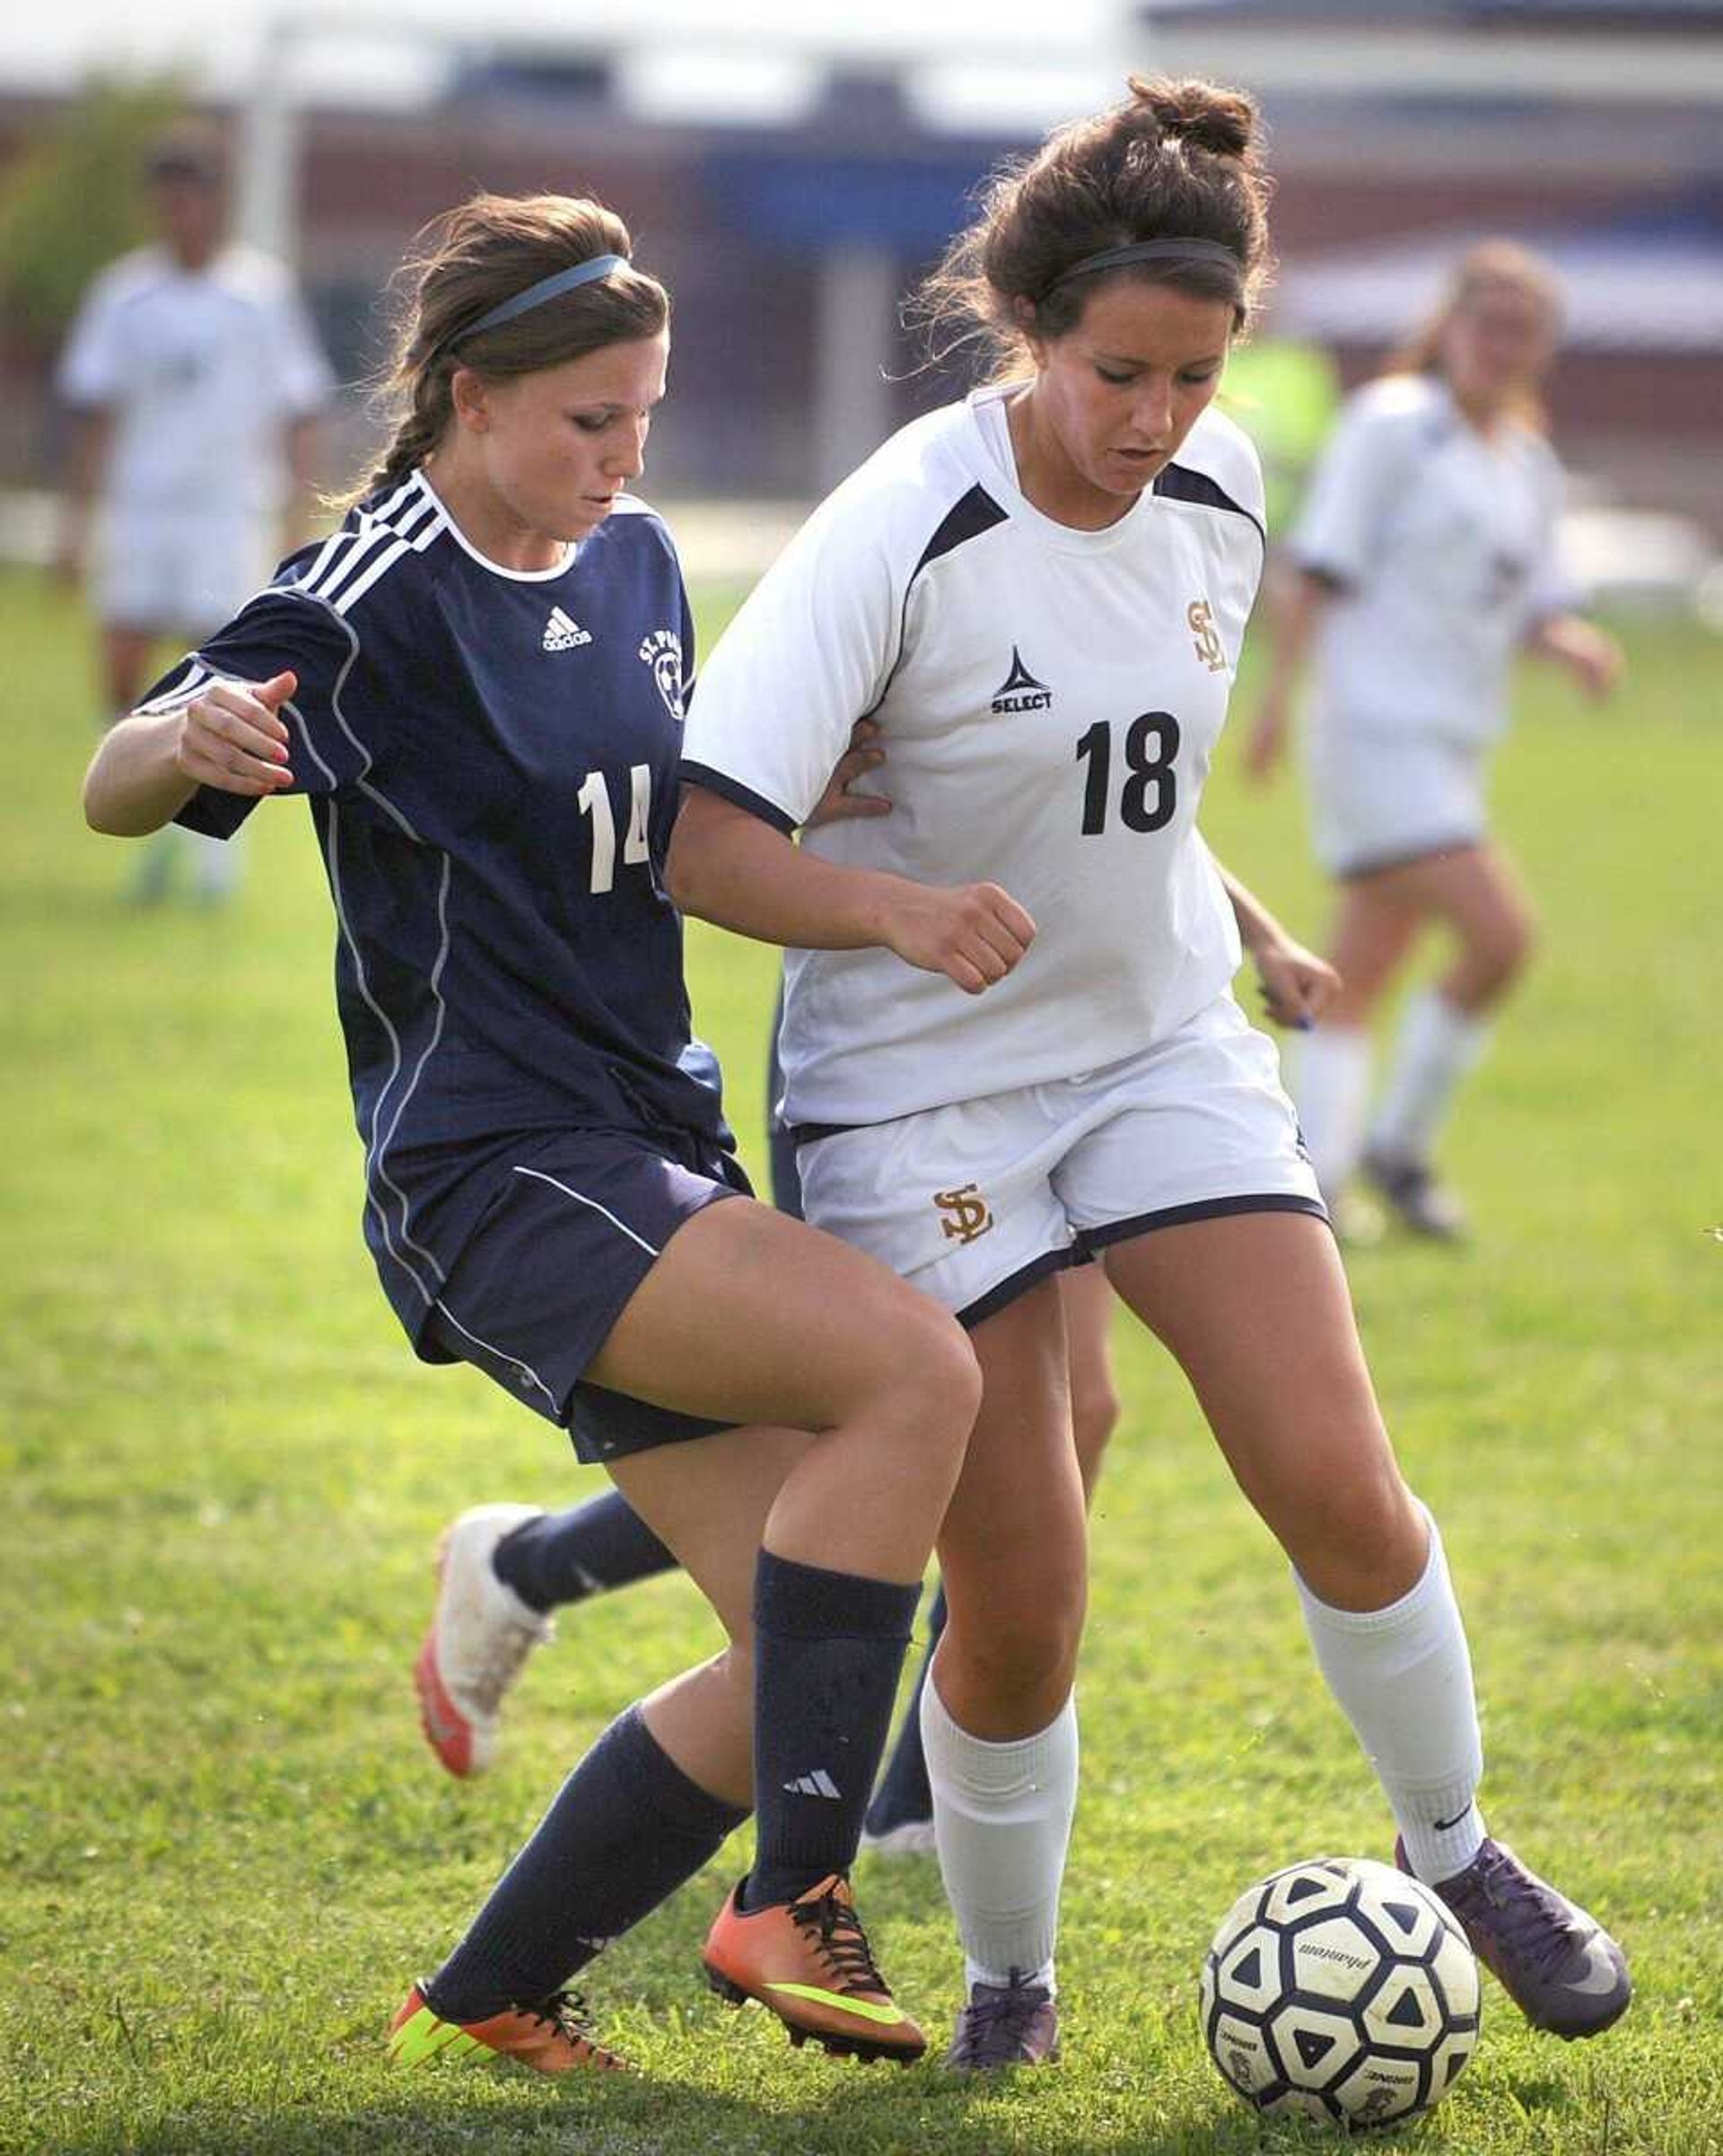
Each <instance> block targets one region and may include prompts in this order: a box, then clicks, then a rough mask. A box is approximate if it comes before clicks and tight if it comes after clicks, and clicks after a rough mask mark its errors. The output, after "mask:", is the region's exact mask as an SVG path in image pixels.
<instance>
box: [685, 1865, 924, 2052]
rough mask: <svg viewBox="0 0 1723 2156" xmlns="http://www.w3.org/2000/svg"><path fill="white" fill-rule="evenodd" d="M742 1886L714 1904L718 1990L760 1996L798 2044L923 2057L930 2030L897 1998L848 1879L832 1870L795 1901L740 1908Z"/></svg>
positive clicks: (709, 1958) (713, 1966)
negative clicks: (878, 1962)
mask: <svg viewBox="0 0 1723 2156" xmlns="http://www.w3.org/2000/svg"><path fill="white" fill-rule="evenodd" d="M740 1893H741V1889H740V1888H739V1887H738V1888H737V1889H736V1890H734V1891H733V1892H732V1893H731V1895H730V1899H729V1900H728V1901H726V1902H725V1904H724V1906H723V1907H722V1909H721V1910H720V1911H719V1912H718V1917H717V1921H716V1922H715V1923H714V1924H713V1927H712V1930H711V1932H710V1933H708V1935H707V1938H706V1951H705V1954H704V1963H705V1970H706V1977H707V1979H708V1981H709V1982H710V1983H711V1985H712V1987H713V1990H714V1991H715V1992H718V1993H720V1994H721V1995H722V1996H723V1997H724V1998H726V1999H729V2000H730V2001H731V2002H732V2003H735V2004H736V2005H738V2006H739V2005H740V2004H741V2003H742V2002H743V2000H745V1999H757V2000H758V2001H759V2003H760V2004H761V2005H762V2006H764V2007H765V2008H766V2009H768V2011H769V2012H773V2013H774V2014H776V2015H777V2017H778V2019H779V2021H782V2022H783V2025H784V2027H785V2028H786V2029H788V2030H789V2031H790V2041H791V2042H792V2044H805V2043H806V2042H807V2041H808V2038H809V2037H812V2038H814V2040H815V2042H816V2043H818V2044H822V2045H824V2047H826V2049H827V2051H829V2052H831V2053H832V2054H833V2055H834V2056H849V2057H852V2058H858V2059H861V2060H863V2061H864V2062H865V2061H868V2060H872V2059H896V2060H898V2061H900V2062H901V2064H904V2065H905V2066H907V2065H909V2064H911V2063H912V2061H914V2060H915V2059H918V2058H920V2057H921V2056H922V2054H923V2051H925V2050H926V2049H927V2038H925V2037H924V2036H923V2034H922V2032H921V2030H920V2029H917V2028H916V2026H915V2024H914V2021H911V2020H910V2018H909V2016H908V2015H907V2014H906V2013H905V2012H904V2011H903V2009H902V2008H901V2007H900V2006H898V2005H896V2004H895V2003H894V2002H893V1999H892V1996H891V1987H890V1986H889V1985H888V1983H887V1982H886V1980H885V1978H884V1977H882V1976H881V1975H880V1974H879V1969H878V1968H876V1967H875V1965H874V1960H873V1951H872V1949H871V1948H870V1946H869V1944H868V1935H867V1933H865V1932H864V1931H863V1930H862V1920H861V1918H860V1917H859V1916H857V1915H856V1913H855V1900H854V1898H853V1895H852V1894H851V1892H850V1885H849V1881H847V1880H845V1879H841V1878H839V1877H838V1876H837V1875H836V1874H835V1873H834V1874H833V1875H832V1877H831V1878H829V1879H822V1880H821V1881H820V1882H819V1884H818V1886H815V1887H809V1890H808V1891H807V1892H806V1893H805V1894H802V1895H800V1896H799V1897H798V1898H797V1899H796V1900H794V1901H787V1902H786V1901H775V1902H768V1903H767V1904H766V1905H765V1907H763V1908H758V1909H744V1908H743V1907H741V1906H740V1902H739V1895H740Z"/></svg>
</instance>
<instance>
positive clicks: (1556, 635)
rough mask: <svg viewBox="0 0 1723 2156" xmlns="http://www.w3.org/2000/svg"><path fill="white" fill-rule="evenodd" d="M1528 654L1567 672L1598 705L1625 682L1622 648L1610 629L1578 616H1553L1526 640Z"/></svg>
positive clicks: (1547, 616) (1536, 628) (1546, 619)
mask: <svg viewBox="0 0 1723 2156" xmlns="http://www.w3.org/2000/svg"><path fill="white" fill-rule="evenodd" d="M1526 650H1528V651H1533V652H1535V653H1536V654H1537V656H1538V657H1539V658H1540V659H1553V660H1554V661H1555V663H1556V664H1557V665H1558V666H1560V667H1564V668H1566V669H1567V671H1568V672H1569V673H1570V674H1571V675H1572V676H1573V678H1574V680H1575V681H1576V682H1577V683H1578V685H1579V687H1580V689H1581V690H1583V692H1584V693H1585V694H1586V695H1587V696H1588V697H1589V698H1590V699H1591V700H1592V702H1593V703H1601V702H1602V701H1603V699H1604V698H1605V696H1607V695H1609V694H1611V692H1612V691H1613V690H1614V686H1615V685H1616V683H1617V682H1618V681H1619V680H1620V679H1621V676H1622V666H1623V665H1624V664H1625V660H1624V659H1623V657H1622V647H1621V646H1620V644H1618V643H1617V642H1616V641H1615V639H1614V637H1613V636H1612V635H1610V633H1609V632H1608V631H1607V630H1606V629H1600V628H1599V627H1598V626H1597V624H1596V623H1595V622H1588V621H1587V620H1586V619H1585V618H1584V616H1583V615H1578V614H1552V615H1546V616H1545V618H1544V620H1543V621H1541V622H1539V623H1538V624H1537V625H1536V627H1535V629H1534V630H1533V631H1532V633H1531V634H1530V635H1529V636H1528V637H1527V638H1526Z"/></svg>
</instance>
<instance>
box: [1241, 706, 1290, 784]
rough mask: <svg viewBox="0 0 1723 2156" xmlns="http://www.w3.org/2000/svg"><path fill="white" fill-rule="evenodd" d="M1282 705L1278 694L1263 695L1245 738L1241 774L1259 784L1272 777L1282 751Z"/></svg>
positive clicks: (1284, 734)
mask: <svg viewBox="0 0 1723 2156" xmlns="http://www.w3.org/2000/svg"><path fill="white" fill-rule="evenodd" d="M1286 733H1287V727H1286V706H1285V704H1284V703H1282V702H1281V698H1280V697H1278V696H1274V695H1269V696H1265V697H1264V699H1263V702H1262V703H1261V705H1260V706H1259V707H1258V709H1257V712H1256V720H1255V724H1254V725H1253V726H1252V728H1251V729H1250V732H1249V734H1248V735H1247V736H1246V740H1245V775H1246V778H1249V779H1253V780H1255V782H1256V783H1257V784H1258V785H1259V786H1260V785H1261V784H1263V783H1264V781H1266V780H1268V779H1270V778H1272V777H1273V773H1274V768H1275V766H1276V765H1277V764H1279V763H1280V760H1281V757H1282V756H1283V755H1285V753H1286Z"/></svg>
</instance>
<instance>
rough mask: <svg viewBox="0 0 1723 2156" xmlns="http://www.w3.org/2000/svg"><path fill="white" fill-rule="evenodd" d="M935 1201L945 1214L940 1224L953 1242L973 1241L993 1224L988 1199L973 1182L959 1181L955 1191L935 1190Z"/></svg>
mask: <svg viewBox="0 0 1723 2156" xmlns="http://www.w3.org/2000/svg"><path fill="white" fill-rule="evenodd" d="M933 1202H934V1204H935V1205H937V1206H938V1207H939V1209H940V1212H941V1213H943V1214H944V1215H945V1218H943V1219H942V1220H941V1221H940V1226H941V1227H942V1228H943V1229H944V1231H945V1233H946V1235H948V1236H949V1238H950V1240H951V1241H952V1242H953V1243H973V1242H974V1241H975V1237H976V1236H977V1235H985V1234H986V1233H987V1230H988V1229H989V1228H990V1227H991V1226H993V1215H992V1214H991V1213H990V1212H989V1211H988V1210H987V1200H985V1199H984V1197H983V1196H982V1194H981V1192H980V1191H979V1190H978V1189H977V1188H976V1186H975V1184H974V1183H959V1184H958V1188H957V1189H956V1190H955V1191H934V1193H933Z"/></svg>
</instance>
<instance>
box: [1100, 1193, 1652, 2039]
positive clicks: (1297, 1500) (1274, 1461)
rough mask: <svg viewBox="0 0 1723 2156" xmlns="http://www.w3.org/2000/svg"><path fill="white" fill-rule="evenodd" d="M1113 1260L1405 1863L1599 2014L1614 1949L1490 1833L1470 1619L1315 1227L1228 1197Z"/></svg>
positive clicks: (1610, 1990)
mask: <svg viewBox="0 0 1723 2156" xmlns="http://www.w3.org/2000/svg"><path fill="white" fill-rule="evenodd" d="M1106 1267H1107V1271H1108V1273H1109V1275H1110V1277H1111V1279H1112V1280H1113V1284H1114V1286H1115V1288H1116V1289H1117V1291H1118V1293H1119V1295H1120V1296H1121V1297H1122V1298H1123V1300H1124V1302H1126V1303H1127V1304H1128V1305H1130V1306H1131V1308H1132V1309H1133V1311H1134V1312H1135V1313H1136V1314H1137V1315H1138V1316H1139V1317H1140V1318H1141V1320H1142V1322H1144V1324H1146V1325H1147V1326H1149V1328H1150V1330H1151V1331H1153V1332H1155V1333H1156V1334H1157V1335H1158V1336H1159V1339H1160V1340H1162V1341H1163V1342H1164V1343H1165V1344H1166V1346H1167V1347H1168V1349H1170V1350H1171V1352H1172V1354H1173V1355H1174V1357H1176V1359H1177V1361H1178V1363H1179V1364H1180V1366H1182V1368H1183V1369H1184V1371H1185V1375H1186V1376H1187V1377H1188V1378H1189V1379H1190V1382H1191V1384H1192V1387H1193V1389H1194V1391H1195V1393H1196V1396H1197V1399H1198V1401H1200V1402H1201V1404H1202V1407H1203V1413H1204V1415H1205V1416H1206V1417H1207V1418H1208V1422H1209V1426H1210V1427H1211V1429H1212V1430H1213V1432H1214V1434H1215V1436H1216V1438H1217V1439H1218V1441H1219V1442H1220V1448H1221V1450H1222V1452H1223V1453H1225V1454H1226V1457H1227V1462H1228V1464H1229V1467H1230V1468H1231V1469H1232V1471H1233V1474H1234V1476H1235V1477H1236V1478H1237V1480H1238V1484H1239V1486H1240V1488H1242V1489H1243V1490H1244V1492H1245V1494H1246V1497H1248V1498H1249V1499H1250V1501H1251V1503H1252V1504H1253V1505H1254V1506H1255V1508H1256V1510H1257V1511H1258V1513H1260V1514H1261V1515H1262V1517H1263V1519H1264V1522H1265V1523H1266V1524H1267V1525H1268V1526H1269V1527H1270V1529H1271V1530H1272V1531H1273V1533H1274V1535H1275V1536H1276V1538H1277V1539H1278V1541H1280V1543H1281V1547H1282V1549H1285V1551H1286V1553H1287V1555H1288V1556H1289V1558H1290V1559H1291V1560H1292V1565H1293V1568H1294V1571H1295V1573H1296V1576H1297V1578H1298V1583H1299V1599H1300V1601H1301V1602H1302V1604H1303V1607H1304V1615H1305V1621H1306V1624H1307V1626H1308V1628H1309V1632H1310V1636H1311V1639H1312V1642H1313V1644H1314V1645H1315V1647H1316V1659H1317V1662H1318V1663H1319V1664H1320V1666H1321V1668H1322V1672H1323V1674H1324V1676H1325V1678H1326V1679H1327V1680H1328V1684H1329V1688H1330V1689H1331V1690H1332V1691H1333V1693H1334V1697H1335V1698H1336V1700H1337V1701H1338V1702H1339V1704H1340V1706H1341V1707H1342V1708H1343V1711H1344V1712H1345V1714H1346V1715H1347V1717H1348V1719H1349V1720H1350V1721H1351V1724H1352V1727H1353V1730H1354V1731H1355V1733H1357V1736H1358V1739H1359V1741H1360V1744H1361V1745H1362V1746H1363V1749H1364V1751H1365V1754H1366V1756H1367V1757H1368V1758H1369V1761H1370V1763H1371V1765H1372V1766H1373V1767H1374V1768H1375V1769H1376V1771H1377V1775H1378V1778H1379V1779H1380V1781H1381V1783H1382V1785H1383V1788H1384V1790H1385V1792H1386V1795H1387V1798H1388V1801H1389V1802H1390V1804H1391V1805H1392V1806H1393V1808H1394V1812H1395V1820H1396V1821H1397V1822H1398V1825H1399V1829H1400V1835H1401V1842H1402V1852H1403V1861H1404V1863H1405V1864H1406V1866H1407V1868H1408V1869H1409V1870H1411V1871H1412V1872H1415V1873H1416V1874H1417V1875H1418V1876H1419V1877H1420V1878H1421V1879H1423V1880H1425V1881H1428V1882H1430V1883H1431V1884H1433V1885H1437V1886H1439V1889H1440V1890H1441V1892H1442V1894H1443V1897H1444V1899H1447V1901H1448V1902H1449V1904H1450V1906H1451V1907H1454V1908H1455V1910H1456V1914H1458V1915H1459V1916H1460V1917H1461V1919H1462V1921H1463V1922H1464V1923H1465V1927H1466V1930H1467V1933H1468V1935H1469V1936H1470V1938H1471V1940H1472V1943H1473V1945H1474V1948H1475V1949H1476V1951H1478V1953H1479V1954H1480V1955H1481V1956H1482V1958H1483V1959H1484V1960H1487V1961H1488V1962H1489V1964H1490V1966H1491V1968H1493V1969H1494V1970H1495V1972H1496V1974H1497V1976H1498V1977H1500V1978H1501V1980H1502V1982H1503V1983H1504V1985H1506V1986H1507V1987H1508V1989H1509V1992H1510V1993H1511V1995H1513V1997H1514V1998H1515V2000H1516V2001H1517V2003H1518V2004H1519V2005H1520V2006H1521V2008H1522V2009H1523V2010H1524V2011H1525V2012H1526V2014H1527V2015H1528V2016H1529V2018H1530V2019H1531V2020H1532V2021H1534V2022H1535V2023H1536V2024H1537V2025H1538V2026H1540V2027H1544V2028H1549V2029H1555V2030H1557V2031H1558V2032H1559V2033H1561V2034H1562V2035H1565V2036H1588V2035H1592V2034H1594V2033H1596V2030H1597V2029H1602V2028H1605V2027H1607V2026H1608V2024H1609V2022H1611V2021H1614V2019H1615V2018H1616V2017H1617V2015H1619V2014H1620V2013H1621V2012H1622V2010H1623V2009H1624V2008H1625V2006H1626V2004H1627V2002H1628V1999H1629V1997H1630V1996H1631V1986H1629V1983H1628V1978H1627V1971H1626V1965H1625V1962H1624V1960H1622V1955H1621V1951H1620V1949H1619V1948H1617V1947H1616V1946H1615V1944H1614V1941H1612V1940H1611V1939H1609V1937H1608V1935H1607V1934H1606V1933H1604V1932H1603V1931H1602V1930H1601V1929H1600V1928H1599V1927H1598V1926H1597V1925H1596V1924H1595V1923H1594V1922H1593V1920H1592V1919H1591V1918H1590V1917H1588V1916H1587V1915H1586V1914H1585V1912H1584V1911H1583V1910H1581V1909H1579V1908H1577V1907H1575V1906H1574V1905H1573V1904H1572V1903H1570V1902H1569V1901H1567V1900H1566V1899H1565V1898H1564V1897H1562V1896H1561V1895H1559V1894H1557V1893H1556V1892H1555V1890H1553V1889H1552V1888H1551V1887H1549V1886H1547V1885H1546V1884H1545V1883H1544V1881H1540V1880H1538V1879H1537V1878H1536V1876H1535V1874H1534V1873H1532V1872H1528V1871H1527V1870H1526V1867H1525V1866H1524V1865H1522V1864H1519V1863H1518V1861H1517V1858H1515V1857H1514V1856H1513V1855H1511V1853H1510V1852H1509V1851H1507V1850H1505V1849H1503V1848H1502V1847H1501V1846H1500V1844H1499V1843H1496V1842H1494V1841H1491V1840H1490V1839H1488V1838H1487V1837H1486V1836H1485V1833H1484V1828H1483V1822H1482V1819H1481V1818H1480V1816H1479V1814H1478V1811H1477V1808H1476V1805H1475V1802H1474V1791H1475V1789H1476V1785H1477V1782H1478V1779H1479V1776H1480V1775H1481V1773H1482V1746H1481V1743H1480V1741H1479V1734H1478V1721H1477V1708H1476V1704H1475V1700H1474V1694H1473V1688H1472V1668H1471V1660H1470V1656H1469V1654H1468V1652H1467V1648H1466V1640H1465V1628H1464V1627H1463V1625H1462V1622H1461V1619H1460V1612H1459V1608H1458V1605H1457V1603H1456V1601H1455V1597H1454V1591H1453V1588H1452V1585H1451V1584H1450V1583H1449V1580H1448V1575H1447V1564H1446V1561H1445V1559H1444V1557H1443V1553H1442V1546H1441V1541H1440V1538H1439V1535H1438V1533H1437V1532H1436V1528H1435V1524H1434V1523H1433V1521H1431V1519H1430V1515H1429V1514H1428V1513H1426V1512H1425V1510H1424V1509H1423V1507H1422V1506H1421V1505H1420V1504H1419V1503H1418V1501H1417V1499H1416V1498H1415V1497H1413V1495H1412V1492H1411V1491H1410V1490H1409V1489H1408V1488H1406V1485H1405V1483H1404V1480H1402V1478H1401V1475H1400V1471H1399V1468H1398V1466H1397V1464H1396V1462H1395V1457H1394V1453H1393V1449H1392V1447H1391V1446H1390V1445H1389V1443H1388V1437H1387V1433H1386V1430H1385V1428H1384V1427H1383V1424H1382V1418H1381V1415H1380V1412H1379V1411H1378V1407H1377V1403H1376V1397H1375V1393H1374V1391H1373V1388H1372V1386H1371V1384H1370V1379H1369V1371H1368V1370H1367V1368H1366V1367H1365V1363H1364V1357H1363V1352H1362V1349H1360V1345H1359V1340H1358V1333H1357V1329H1356V1326H1355V1325H1354V1322H1353V1319H1352V1312H1351V1299H1350V1297H1349V1296H1348V1293H1347V1288H1346V1279H1345V1274H1344V1272H1343V1270H1342V1267H1341V1263H1340V1259H1339V1255H1338V1253H1337V1252H1336V1251H1335V1248H1334V1242H1333V1238H1332V1237H1331V1235H1329V1233H1328V1231H1327V1230H1326V1228H1325V1226H1323V1224H1322V1223H1321V1222H1320V1221H1318V1220H1316V1219H1315V1218H1312V1217H1310V1216H1308V1215H1307V1214H1302V1213H1291V1212H1262V1213H1244V1214H1233V1215H1229V1216H1226V1217H1222V1218H1212V1219H1207V1220H1200V1221H1191V1222H1187V1223H1185V1225H1182V1226H1168V1227H1163V1228H1160V1229H1159V1230H1155V1231H1152V1232H1150V1233H1147V1234H1144V1235H1136V1236H1133V1237H1131V1238H1129V1239H1128V1240H1124V1241H1121V1242H1119V1243H1116V1244H1113V1245H1112V1246H1111V1247H1110V1248H1109V1249H1108V1250H1107V1251H1106Z"/></svg>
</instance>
